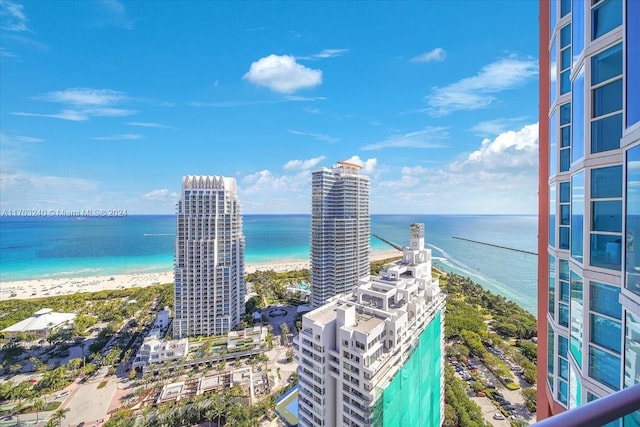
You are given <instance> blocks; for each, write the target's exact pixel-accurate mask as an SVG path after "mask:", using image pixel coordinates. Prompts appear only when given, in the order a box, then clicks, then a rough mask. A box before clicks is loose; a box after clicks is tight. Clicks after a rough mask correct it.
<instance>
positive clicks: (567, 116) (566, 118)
mask: <svg viewBox="0 0 640 427" xmlns="http://www.w3.org/2000/svg"><path fill="white" fill-rule="evenodd" d="M569 123H571V103H570V102H567V103H566V104H562V105H561V106H560V126H563V125H567V124H569Z"/></svg>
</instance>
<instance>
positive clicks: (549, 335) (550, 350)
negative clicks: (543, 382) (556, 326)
mask: <svg viewBox="0 0 640 427" xmlns="http://www.w3.org/2000/svg"><path fill="white" fill-rule="evenodd" d="M547 328H548V329H547V380H548V381H549V386H550V387H551V390H553V368H554V366H553V361H554V359H555V356H554V354H553V344H554V336H555V334H554V331H553V328H552V327H551V325H550V324H549V325H548V326H547Z"/></svg>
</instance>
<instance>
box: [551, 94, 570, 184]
mask: <svg viewBox="0 0 640 427" xmlns="http://www.w3.org/2000/svg"><path fill="white" fill-rule="evenodd" d="M554 142H555V141H554ZM570 166H571V103H570V102H567V103H566V104H562V105H561V106H560V172H567V171H568V170H569V167H570Z"/></svg>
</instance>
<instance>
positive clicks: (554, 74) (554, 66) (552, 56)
mask: <svg viewBox="0 0 640 427" xmlns="http://www.w3.org/2000/svg"><path fill="white" fill-rule="evenodd" d="M557 40H558V38H557V37H555V38H554V39H553V43H552V44H551V50H550V51H549V73H550V74H549V105H553V104H554V103H555V102H556V98H557V96H558V92H557V83H556V81H557V80H558V60H557V57H558V52H557Z"/></svg>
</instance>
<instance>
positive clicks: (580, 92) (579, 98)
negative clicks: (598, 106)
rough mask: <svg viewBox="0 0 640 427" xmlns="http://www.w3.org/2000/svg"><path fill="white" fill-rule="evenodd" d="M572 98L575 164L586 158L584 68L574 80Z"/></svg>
mask: <svg viewBox="0 0 640 427" xmlns="http://www.w3.org/2000/svg"><path fill="white" fill-rule="evenodd" d="M571 96H572V100H571V105H572V109H571V146H572V147H573V150H572V151H571V162H572V163H575V162H577V161H578V160H580V159H582V158H583V157H584V67H581V68H580V70H579V71H578V73H577V76H576V78H575V79H574V80H573V89H572V91H571Z"/></svg>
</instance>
